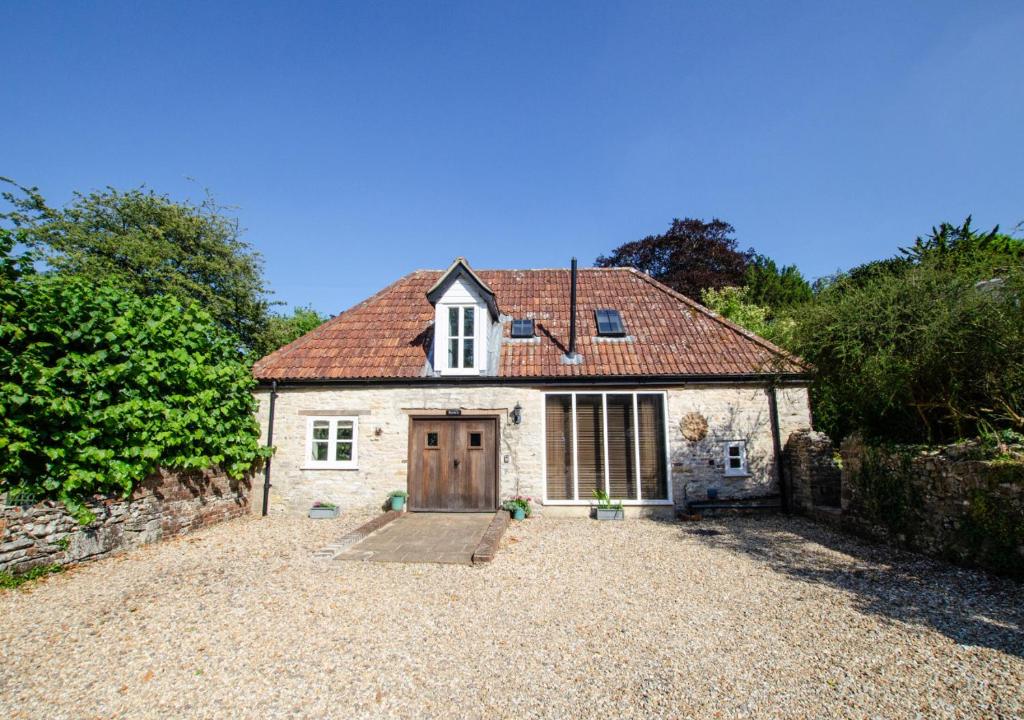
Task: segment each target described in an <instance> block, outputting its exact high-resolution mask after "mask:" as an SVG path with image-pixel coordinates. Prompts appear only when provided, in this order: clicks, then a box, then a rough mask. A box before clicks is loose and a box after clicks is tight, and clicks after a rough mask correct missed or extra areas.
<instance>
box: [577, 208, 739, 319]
mask: <svg viewBox="0 0 1024 720" xmlns="http://www.w3.org/2000/svg"><path fill="white" fill-rule="evenodd" d="M734 232H735V230H734V229H733V227H732V225H730V224H729V223H727V222H723V221H722V220H718V219H717V218H716V219H714V220H712V221H711V222H707V223H706V222H704V221H703V220H696V219H694V218H685V219H683V220H679V219H675V220H673V221H672V225H671V226H669V229H668V230H667V231H666V232H665V233H664V234H662V235H648V236H647V237H645V238H643V239H642V240H635V241H633V242H628V243H625V244H623V245H620V246H619V247H617V248H615V250H613V251H612V252H611V254H610V255H602V256H600V257H598V258H597V260H596V262H595V265H597V267H634V268H636V269H637V270H640V271H642V272H645V273H647V274H648V275H650V276H651V277H652V278H654V279H655V280H657V281H659V282H662V283H664V284H666V285H668V286H669V287H670V288H672V289H673V290H676V291H677V292H680V293H682V294H683V295H686V296H687V297H690V298H693V299H694V300H698V299H699V298H700V293H701V290H704V289H706V288H712V289H716V290H717V289H718V288H722V287H727V286H738V285H742V284H743V278H744V273H745V272H746V269H747V264H748V263H749V262H750V259H751V257H752V256H753V251H752V250H747V251H745V252H744V251H740V250H739V249H738V248H737V243H736V238H735V237H733V233H734Z"/></svg>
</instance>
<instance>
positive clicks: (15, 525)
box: [0, 471, 250, 573]
mask: <svg viewBox="0 0 1024 720" xmlns="http://www.w3.org/2000/svg"><path fill="white" fill-rule="evenodd" d="M249 486H250V482H249V480H243V481H235V480H231V479H230V478H228V477H227V476H226V475H225V474H223V473H222V472H219V471H218V472H213V471H211V472H206V473H170V472H160V473H158V474H155V475H153V476H151V477H149V478H147V479H146V480H145V481H144V482H143V483H142V484H141V485H140V486H139V487H138V488H137V489H136V490H135V492H134V493H133V494H132V496H131V497H130V498H127V499H119V498H118V499H113V498H106V499H96V500H94V501H92V502H89V503H87V504H86V505H87V507H88V508H89V509H90V510H91V511H92V512H93V513H94V514H95V515H96V520H95V522H93V523H92V524H90V525H88V526H83V525H80V524H79V523H78V521H77V520H75V518H74V517H72V516H71V515H70V514H69V513H68V512H67V510H66V509H65V508H64V506H63V505H62V504H61V503H59V502H54V501H44V502H40V503H35V504H32V505H28V506H21V505H13V506H9V505H7V504H6V502H5V503H3V504H2V506H0V571H8V572H16V573H17V572H24V571H25V570H28V569H30V568H32V567H35V566H37V565H47V564H54V563H55V564H60V565H64V564H67V563H74V562H81V561H84V560H94V559H97V558H101V557H105V556H107V555H110V554H112V553H116V552H119V551H121V550H126V549H128V548H133V547H137V546H139V545H144V544H146V543H150V542H155V541H157V540H161V539H163V538H167V537H173V536H175V535H180V534H183V533H187V532H190V531H192V530H195V529H197V528H199V527H203V526H205V525H211V524H213V523H217V522H220V521H222V520H227V519H228V518H232V517H238V516H240V515H242V514H245V513H246V512H248V502H249Z"/></svg>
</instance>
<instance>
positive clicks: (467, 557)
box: [314, 510, 509, 565]
mask: <svg viewBox="0 0 1024 720" xmlns="http://www.w3.org/2000/svg"><path fill="white" fill-rule="evenodd" d="M402 514H403V513H385V515H383V516H380V517H378V518H374V519H373V520H371V521H370V522H368V523H366V524H365V525H363V526H361V527H359V528H356V530H353V531H352V532H351V533H349V534H348V535H346V536H345V537H343V538H342V539H341V540H339V541H338V542H336V543H332V544H331V545H328V546H327V547H325V548H322V549H321V550H318V551H317V552H316V553H314V556H315V557H317V558H319V559H327V560H331V559H341V560H355V561H374V562H409V563H438V564H458V565H474V564H478V563H481V562H489V561H490V560H492V559H493V558H494V555H495V554H496V552H497V547H498V543H499V542H500V540H501V536H502V534H503V533H504V531H505V527H506V526H507V525H508V521H509V514H508V513H507V512H505V511H503V510H499V511H497V512H496V513H495V514H494V516H493V517H492V518H491V520H490V521H489V523H488V525H487V528H486V529H485V530H484V532H483V534H482V535H481V536H480V538H479V540H476V541H472V540H470V541H468V542H467V541H466V539H465V538H464V537H454V538H453V537H450V536H449V535H448V533H449V532H452V531H455V534H456V535H458V531H457V530H458V528H459V526H460V525H462V522H460V519H461V518H460V516H459V514H457V513H456V514H452V518H451V522H447V521H446V520H445V519H444V518H443V517H438V516H439V515H441V514H439V513H438V514H432V515H433V516H434V517H432V518H431V523H433V524H435V525H434V527H433V528H432V529H430V530H428V529H422V530H421V529H419V528H410V527H408V526H406V527H403V530H404V533H403V534H404V538H403V539H402V540H393V541H392V540H391V538H390V537H389V535H390V534H391V533H390V532H389V531H390V530H391V528H384V526H385V525H387V523H389V522H391V520H393V519H395V518H386V516H387V515H394V516H396V517H397V516H401V515H402ZM405 522H406V523H410V522H416V520H415V519H414V518H412V517H410V518H407V519H406V520H405ZM382 528H384V529H383V530H382ZM449 528H451V530H449ZM378 531H381V532H379V533H378ZM408 533H411V536H410V535H409V534H408ZM438 533H440V537H438ZM370 535H373V536H374V543H373V545H372V547H371V548H367V549H365V550H361V549H360V548H358V547H357V548H354V549H352V550H351V551H350V552H346V550H348V549H349V548H351V547H352V546H353V545H355V544H356V543H357V542H360V541H362V540H364V539H366V538H368V537H369V536H370Z"/></svg>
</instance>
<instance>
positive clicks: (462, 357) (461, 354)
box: [444, 305, 477, 373]
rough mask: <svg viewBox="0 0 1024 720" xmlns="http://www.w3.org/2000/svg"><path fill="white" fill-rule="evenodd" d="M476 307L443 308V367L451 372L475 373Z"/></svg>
mask: <svg viewBox="0 0 1024 720" xmlns="http://www.w3.org/2000/svg"><path fill="white" fill-rule="evenodd" d="M476 310H477V308H476V306H475V305H447V306H445V308H444V317H445V328H446V330H447V335H446V337H447V347H446V348H445V354H446V357H447V363H446V364H445V367H446V368H447V369H448V370H449V371H451V372H465V373H473V372H476V371H477V369H476V358H477V347H476V343H477V339H476V335H477V333H476V326H477V322H476Z"/></svg>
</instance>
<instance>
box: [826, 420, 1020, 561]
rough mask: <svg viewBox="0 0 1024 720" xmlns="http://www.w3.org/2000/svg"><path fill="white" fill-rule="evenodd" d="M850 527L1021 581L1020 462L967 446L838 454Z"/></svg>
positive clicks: (850, 444) (857, 446)
mask: <svg viewBox="0 0 1024 720" xmlns="http://www.w3.org/2000/svg"><path fill="white" fill-rule="evenodd" d="M841 454H842V459H843V467H842V516H841V523H842V525H843V526H844V527H846V528H847V529H850V530H853V531H855V532H857V533H859V534H862V535H867V536H869V537H873V538H876V539H880V540H885V541H888V542H893V543H895V544H897V545H900V546H902V547H905V548H908V549H911V550H915V551H918V552H921V553H924V554H927V555H931V556H933V557H940V558H942V559H945V560H949V561H951V562H955V563H959V564H964V565H976V566H979V567H983V568H986V569H988V570H991V571H993V572H997V573H1000V574H1004V575H1010V576H1012V577H1017V578H1024V457H1022V456H1021V454H1020V453H1019V452H1016V451H1014V450H1012V449H1011V450H1010V451H1009V452H1006V451H1003V452H999V451H992V450H991V449H989V448H984V447H982V446H981V445H979V444H978V443H973V442H967V443H958V444H955V445H948V446H944V447H940V448H928V449H921V448H916V447H907V446H887V447H877V446H872V445H869V444H867V443H865V442H864V441H863V440H862V439H860V438H858V437H856V436H855V437H851V438H847V440H846V441H844V442H843V445H842V448H841Z"/></svg>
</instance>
